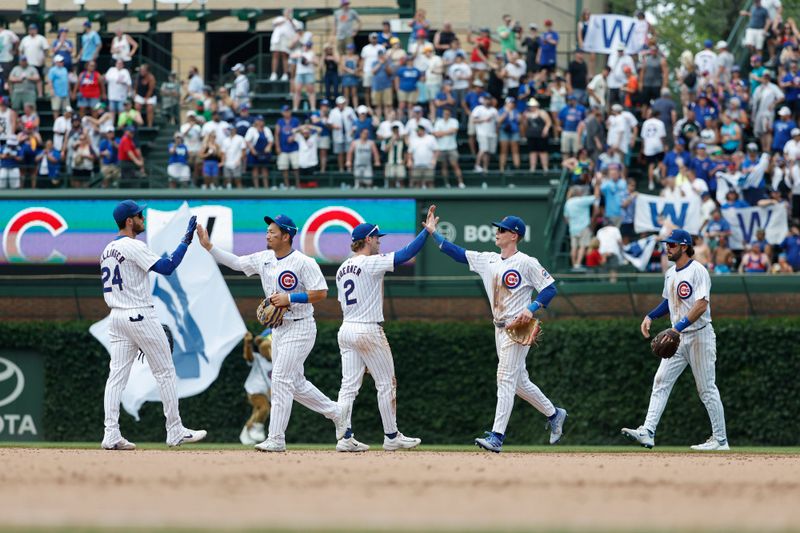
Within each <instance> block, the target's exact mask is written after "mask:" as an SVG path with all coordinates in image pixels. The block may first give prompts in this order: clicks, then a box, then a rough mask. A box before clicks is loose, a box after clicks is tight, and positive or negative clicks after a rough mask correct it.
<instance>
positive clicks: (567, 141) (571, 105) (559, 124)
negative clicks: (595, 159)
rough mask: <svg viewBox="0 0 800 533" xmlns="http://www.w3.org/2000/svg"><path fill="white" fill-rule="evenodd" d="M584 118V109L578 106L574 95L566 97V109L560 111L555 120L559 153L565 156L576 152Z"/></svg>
mask: <svg viewBox="0 0 800 533" xmlns="http://www.w3.org/2000/svg"><path fill="white" fill-rule="evenodd" d="M584 118H586V108H585V107H583V106H582V105H580V104H578V99H577V98H576V97H575V95H574V94H570V95H569V96H567V107H564V108H562V109H561V111H560V112H559V113H558V118H557V120H556V135H561V153H562V154H564V155H565V156H572V155H575V153H576V152H577V151H578V148H579V147H580V138H581V133H582V132H583V119H584Z"/></svg>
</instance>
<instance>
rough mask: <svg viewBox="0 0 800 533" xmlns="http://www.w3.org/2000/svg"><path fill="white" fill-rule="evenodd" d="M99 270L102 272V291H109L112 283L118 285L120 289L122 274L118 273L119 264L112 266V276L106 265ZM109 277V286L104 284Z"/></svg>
mask: <svg viewBox="0 0 800 533" xmlns="http://www.w3.org/2000/svg"><path fill="white" fill-rule="evenodd" d="M100 272H101V273H102V274H103V292H111V290H112V289H113V288H114V287H113V286H114V285H118V286H119V290H122V276H120V274H119V265H117V266H115V267H114V276H113V277H112V276H111V269H110V268H108V267H103V268H102V269H101V270H100ZM109 278H111V286H106V284H107V283H108V279H109Z"/></svg>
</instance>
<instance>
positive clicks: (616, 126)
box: [606, 104, 639, 165]
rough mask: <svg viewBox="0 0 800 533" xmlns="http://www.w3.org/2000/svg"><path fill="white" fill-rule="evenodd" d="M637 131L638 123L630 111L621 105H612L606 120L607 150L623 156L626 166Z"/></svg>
mask: <svg viewBox="0 0 800 533" xmlns="http://www.w3.org/2000/svg"><path fill="white" fill-rule="evenodd" d="M638 129H639V121H637V120H636V117H635V116H633V114H632V113H631V112H630V111H627V110H625V109H624V108H623V107H622V105H620V104H614V105H612V106H611V115H610V116H609V117H608V120H607V130H608V140H607V142H606V144H608V147H609V149H613V150H616V151H618V152H619V153H621V154H623V156H624V158H625V161H626V165H627V162H628V161H629V158H630V149H631V148H633V145H634V142H635V140H636V136H637V133H638Z"/></svg>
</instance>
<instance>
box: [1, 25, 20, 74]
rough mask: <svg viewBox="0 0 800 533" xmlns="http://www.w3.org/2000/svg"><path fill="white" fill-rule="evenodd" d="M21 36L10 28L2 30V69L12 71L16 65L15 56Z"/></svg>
mask: <svg viewBox="0 0 800 533" xmlns="http://www.w3.org/2000/svg"><path fill="white" fill-rule="evenodd" d="M18 46H19V37H17V34H16V33H14V32H13V31H11V30H9V29H8V28H3V29H2V30H0V69H3V72H11V69H12V68H13V67H14V56H16V55H17V47H18Z"/></svg>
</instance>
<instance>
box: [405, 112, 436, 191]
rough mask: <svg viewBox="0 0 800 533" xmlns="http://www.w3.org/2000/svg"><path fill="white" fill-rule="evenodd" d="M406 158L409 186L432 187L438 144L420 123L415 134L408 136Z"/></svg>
mask: <svg viewBox="0 0 800 533" xmlns="http://www.w3.org/2000/svg"><path fill="white" fill-rule="evenodd" d="M407 158H408V169H409V172H410V174H411V178H410V181H409V186H410V187H412V188H416V187H420V186H421V187H422V188H423V189H426V188H427V189H432V188H433V178H434V175H435V173H436V161H437V159H438V158H439V145H438V144H437V143H436V139H435V138H434V136H433V135H430V134H429V133H428V131H427V130H426V129H425V126H423V125H422V124H419V125H418V126H417V130H416V134H412V135H411V136H410V137H409V140H408V156H407Z"/></svg>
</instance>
